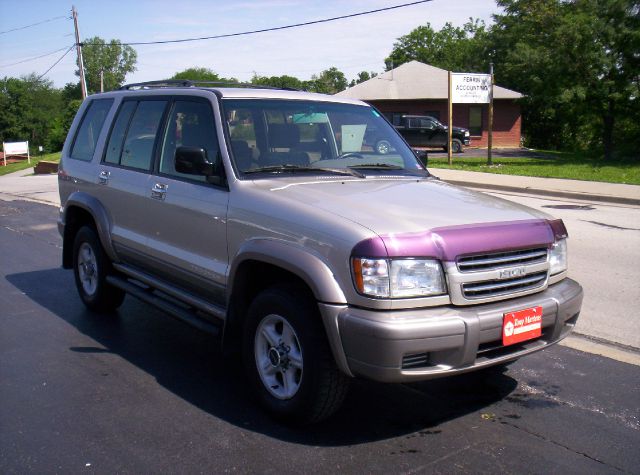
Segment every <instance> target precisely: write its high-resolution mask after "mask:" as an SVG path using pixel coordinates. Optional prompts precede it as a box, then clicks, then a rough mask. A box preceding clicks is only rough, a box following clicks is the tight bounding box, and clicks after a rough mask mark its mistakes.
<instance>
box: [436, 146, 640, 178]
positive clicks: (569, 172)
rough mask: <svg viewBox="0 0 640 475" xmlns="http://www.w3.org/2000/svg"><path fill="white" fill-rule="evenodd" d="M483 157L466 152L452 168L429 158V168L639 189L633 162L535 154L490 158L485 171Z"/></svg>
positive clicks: (639, 167)
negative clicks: (612, 184)
mask: <svg viewBox="0 0 640 475" xmlns="http://www.w3.org/2000/svg"><path fill="white" fill-rule="evenodd" d="M486 154H487V151H486V150H481V151H474V150H467V151H466V152H465V153H464V154H458V155H454V156H453V165H452V166H449V164H448V161H447V157H429V168H450V169H453V170H466V171H472V172H485V173H500V174H504V175H523V176H537V177H547V178H569V179H573V180H587V181H604V182H608V183H626V184H631V185H640V162H639V161H637V160H635V161H632V160H629V161H616V162H604V161H602V160H597V159H592V158H588V157H584V156H581V155H579V154H569V153H558V152H538V153H537V154H536V155H540V156H536V157H509V158H496V157H494V158H493V166H491V167H489V166H487V157H486ZM474 155H475V156H474ZM479 155H481V156H479Z"/></svg>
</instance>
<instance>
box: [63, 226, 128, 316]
mask: <svg viewBox="0 0 640 475" xmlns="http://www.w3.org/2000/svg"><path fill="white" fill-rule="evenodd" d="M81 253H82V255H81ZM89 254H92V256H93V257H92V258H87V256H88V255H89ZM110 272H112V268H111V262H110V261H109V258H108V257H107V255H106V254H105V252H104V249H103V248H102V244H100V240H99V239H98V236H97V234H96V232H95V230H94V229H93V228H91V227H89V226H83V227H82V228H80V230H79V231H78V233H77V234H76V237H75V240H74V242H73V273H74V276H75V280H76V288H77V289H78V293H79V294H80V298H81V299H82V302H83V303H84V304H85V305H86V306H87V308H89V309H90V310H93V311H94V312H98V313H109V312H113V311H114V310H115V309H117V308H118V307H119V306H120V305H122V302H123V301H124V297H125V292H124V291H123V290H121V289H118V288H117V287H114V286H112V285H110V284H108V283H107V280H106V279H107V275H109V273H110Z"/></svg>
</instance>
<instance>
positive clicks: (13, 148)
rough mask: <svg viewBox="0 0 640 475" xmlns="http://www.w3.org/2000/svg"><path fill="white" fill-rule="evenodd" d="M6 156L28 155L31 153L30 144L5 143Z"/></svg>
mask: <svg viewBox="0 0 640 475" xmlns="http://www.w3.org/2000/svg"><path fill="white" fill-rule="evenodd" d="M2 145H3V148H4V154H5V155H26V154H27V153H29V142H4V143H3V144H2Z"/></svg>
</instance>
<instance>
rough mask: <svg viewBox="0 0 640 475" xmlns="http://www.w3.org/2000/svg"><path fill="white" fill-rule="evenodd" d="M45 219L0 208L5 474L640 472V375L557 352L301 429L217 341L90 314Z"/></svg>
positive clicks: (372, 388)
mask: <svg viewBox="0 0 640 475" xmlns="http://www.w3.org/2000/svg"><path fill="white" fill-rule="evenodd" d="M56 214H57V210H56V208H55V207H50V206H45V205H40V204H35V203H27V202H20V201H14V202H3V201H0V243H2V247H1V251H0V274H2V278H1V279H0V473H5V474H6V473H82V472H87V473H115V472H118V473H159V472H162V473H178V472H179V473H202V472H208V473H222V472H239V473H248V472H251V473H255V472H259V473H279V474H281V473H307V472H319V473H335V472H338V471H340V472H345V473H390V472H393V473H396V472H397V473H416V472H422V473H483V472H484V473H496V472H501V473H549V472H556V473H580V474H584V473H596V472H597V473H620V472H623V473H625V472H626V473H639V472H640V451H638V450H637V449H638V447H639V446H640V408H639V404H638V403H639V402H640V367H638V366H632V365H628V364H625V363H620V362H617V361H614V360H611V359H607V358H603V357H599V356H594V355H590V354H586V353H582V352H580V351H576V350H572V349H570V348H565V347H560V346H556V347H553V348H550V349H547V350H545V351H544V352H541V353H537V354H535V355H532V356H530V357H528V358H526V359H523V360H521V361H519V362H517V363H515V364H514V365H512V366H511V367H510V369H509V370H508V371H507V372H505V373H499V372H492V373H488V374H482V375H469V376H464V377H459V378H455V379H450V380H441V381H432V382H428V383H420V384H412V385H384V384H376V383H370V382H365V381H354V384H353V385H352V388H351V392H350V395H349V396H348V399H347V401H346V403H345V406H344V408H343V409H342V410H341V411H340V412H339V413H338V414H337V415H336V416H335V417H334V418H332V419H331V420H329V421H327V422H325V423H323V424H320V425H318V426H314V427H310V428H305V429H292V428H288V427H284V426H281V425H279V424H278V423H276V422H274V421H273V420H271V419H270V418H269V417H268V416H266V415H265V414H263V413H262V412H261V411H260V410H259V409H257V408H256V407H255V406H254V405H253V403H252V399H251V394H248V393H247V392H246V385H245V382H244V379H243V377H242V375H241V368H240V367H239V366H238V365H237V364H236V363H234V362H233V361H231V360H229V359H225V358H223V357H222V356H221V355H220V354H219V353H218V352H217V350H216V341H215V340H213V339H211V338H210V337H208V336H206V335H204V334H201V333H199V332H198V331H197V330H193V329H191V328H190V327H187V326H185V325H184V324H182V323H180V322H178V321H174V320H173V319H171V318H170V317H168V316H166V315H165V314H163V313H162V312H160V311H157V310H155V309H152V308H150V307H148V306H146V305H144V304H142V303H140V302H138V301H136V300H135V299H133V298H131V297H127V300H126V301H125V304H124V305H123V307H122V308H121V310H120V311H119V313H118V314H117V315H115V316H113V317H100V316H96V315H93V314H91V313H89V312H87V311H86V310H85V309H84V307H83V306H82V304H81V303H80V300H79V298H78V297H77V295H76V291H75V287H74V284H73V276H72V273H71V272H70V271H65V270H62V269H61V268H60V252H61V242H60V238H59V236H58V233H57V230H56V227H55V219H56Z"/></svg>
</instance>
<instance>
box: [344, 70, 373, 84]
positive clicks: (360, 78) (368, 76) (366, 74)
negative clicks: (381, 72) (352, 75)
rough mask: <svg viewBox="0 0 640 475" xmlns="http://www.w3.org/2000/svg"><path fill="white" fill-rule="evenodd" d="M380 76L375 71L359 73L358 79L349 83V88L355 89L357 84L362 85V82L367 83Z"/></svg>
mask: <svg viewBox="0 0 640 475" xmlns="http://www.w3.org/2000/svg"><path fill="white" fill-rule="evenodd" d="M377 75H378V73H374V72H373V71H371V72H367V71H360V72H359V73H358V77H357V78H356V79H352V80H351V82H350V83H349V87H353V86H355V85H356V84H360V83H361V82H365V81H368V80H369V79H371V78H374V77H376V76H377Z"/></svg>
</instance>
